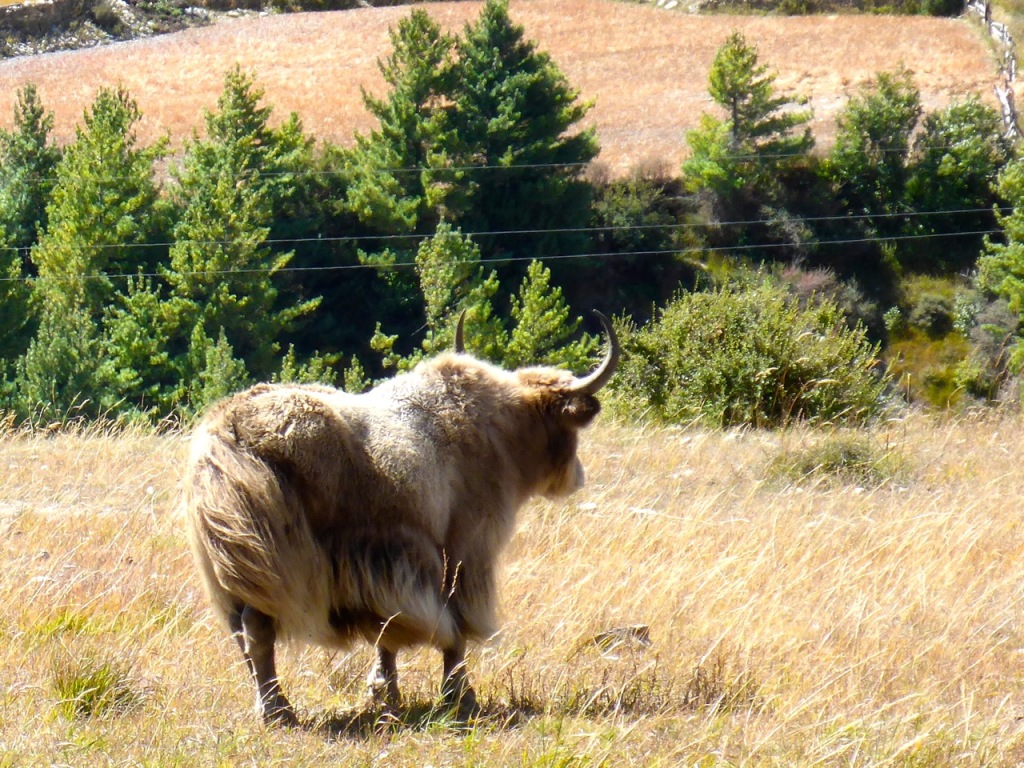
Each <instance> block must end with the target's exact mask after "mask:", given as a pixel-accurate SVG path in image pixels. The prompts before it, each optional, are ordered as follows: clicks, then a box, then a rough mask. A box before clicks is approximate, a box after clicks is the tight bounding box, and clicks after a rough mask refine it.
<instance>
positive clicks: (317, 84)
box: [0, 0, 999, 171]
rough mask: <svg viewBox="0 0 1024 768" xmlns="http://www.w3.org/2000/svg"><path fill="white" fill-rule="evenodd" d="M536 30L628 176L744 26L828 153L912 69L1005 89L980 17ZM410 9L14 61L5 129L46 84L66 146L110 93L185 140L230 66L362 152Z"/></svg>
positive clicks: (536, 18) (945, 99) (677, 134)
mask: <svg viewBox="0 0 1024 768" xmlns="http://www.w3.org/2000/svg"><path fill="white" fill-rule="evenodd" d="M422 7H423V8H424V9H425V10H427V11H428V12H429V13H431V14H432V15H433V16H434V17H435V18H436V19H437V20H438V21H439V22H440V23H442V24H443V25H445V26H446V27H449V28H455V29H461V27H462V25H463V24H464V23H465V22H466V21H468V20H471V19H473V18H475V17H476V16H477V14H478V13H479V10H480V4H479V3H436V4H428V5H424V6H422ZM510 11H511V15H512V17H513V19H514V20H515V21H517V22H518V23H521V24H523V25H524V26H525V28H526V32H527V35H528V36H529V37H530V38H531V39H533V40H535V41H537V43H538V45H539V47H540V48H541V49H542V50H544V51H546V52H548V53H549V54H550V55H551V56H552V58H553V59H554V60H555V62H556V63H557V64H558V65H559V67H561V69H562V71H563V72H565V74H566V76H567V77H568V79H569V81H570V82H571V83H572V84H573V85H574V86H575V87H576V88H578V89H579V90H580V93H581V95H582V97H583V98H584V99H587V100H592V101H594V108H593V110H592V111H591V113H590V115H589V117H588V121H589V122H590V123H592V124H595V125H596V126H597V128H598V136H599V140H600V143H601V146H602V152H601V157H600V160H601V161H603V162H604V163H606V164H608V165H610V166H611V167H612V168H614V169H616V170H620V171H621V170H623V169H626V168H629V167H631V166H633V165H635V164H637V163H640V162H648V161H651V160H653V159H656V158H663V159H664V160H666V161H667V162H668V163H669V164H670V166H672V167H674V166H675V165H676V164H677V163H678V162H679V160H680V159H681V158H682V157H683V155H684V153H685V135H686V131H687V130H689V129H691V128H693V127H694V126H695V125H696V123H697V119H698V117H699V115H700V114H701V113H702V112H706V111H713V110H714V104H713V103H712V102H711V101H710V99H709V97H708V95H707V74H708V68H709V67H710V64H711V60H712V58H713V57H714V54H715V51H716V50H717V48H718V47H719V46H720V45H721V43H722V42H723V41H724V39H725V38H726V36H727V35H729V33H730V32H731V31H733V30H739V31H741V32H743V33H744V35H746V37H747V40H748V41H750V42H752V43H754V44H755V45H756V46H757V48H758V51H759V53H760V57H761V60H762V61H763V62H765V63H767V64H769V65H770V66H771V67H772V69H774V70H775V71H776V72H777V73H778V80H777V86H778V87H779V89H780V90H781V91H782V92H785V93H791V94H797V95H801V96H805V97H807V98H808V99H809V100H810V106H811V107H812V108H813V109H814V115H815V119H814V124H813V130H814V132H815V136H816V137H817V139H818V141H819V143H820V144H823V145H828V144H829V143H830V142H831V140H832V137H833V135H834V131H835V118H836V115H837V113H838V112H839V110H840V109H841V108H842V107H843V105H844V104H845V103H846V101H847V99H848V98H849V96H850V94H851V93H853V92H855V90H856V89H857V88H858V86H860V85H861V84H862V83H864V82H867V81H868V80H870V79H871V78H872V77H873V76H874V75H875V74H876V73H877V72H880V71H884V70H891V69H892V68H894V67H895V66H897V65H898V64H900V63H903V64H905V65H906V66H907V67H908V68H910V69H911V71H913V72H914V74H915V83H916V84H917V86H918V87H919V88H920V90H921V94H922V99H923V102H924V105H925V108H926V109H928V110H933V109H937V108H940V107H942V106H944V105H946V104H948V103H949V102H950V101H951V100H952V99H956V98H962V97H963V96H965V95H966V94H968V93H978V94H980V95H981V97H982V98H983V99H984V100H985V101H986V102H987V103H991V104H993V105H995V104H996V102H995V98H994V96H993V92H992V88H993V85H995V84H996V83H997V82H998V81H999V79H998V75H997V69H996V64H995V61H994V58H993V56H992V53H991V49H990V47H989V43H988V41H987V39H986V38H985V36H984V34H983V32H982V31H981V28H980V26H979V25H978V24H977V23H975V22H974V21H972V20H969V19H966V18H964V19H935V18H927V17H887V16H855V15H852V16H829V17H826V16H804V17H754V16H691V15H688V14H685V13H681V12H679V11H667V10H663V9H659V8H657V7H654V6H642V5H634V4H629V3H622V2H614V1H613V0H513V2H512V3H511V5H510ZM408 13H409V9H408V8H407V7H394V8H376V9H373V8H368V9H358V10H352V11H335V12H329V13H305V14H294V15H283V16H269V17H263V18H243V19H230V20H226V21H223V22H220V23H218V24H217V25H216V26H213V27H206V28H201V29H191V30H186V31H183V32H179V33H175V34H171V35H166V36H162V37H157V38H150V39H145V40H136V41H132V42H127V43H118V44H114V45H110V46H106V47H102V48H93V49H89V50H82V51H71V52H63V53H52V54H44V55H39V56H32V57H28V58H20V59H10V60H7V61H3V62H0V126H3V127H9V126H10V122H11V119H12V118H11V111H12V107H13V104H14V99H15V92H16V90H17V89H18V88H20V87H21V86H22V85H24V84H25V83H28V82H34V83H36V84H37V85H38V87H39V91H40V95H41V97H42V99H43V102H44V104H45V105H46V107H47V108H48V109H51V110H53V111H54V112H55V115H56V130H55V138H56V139H57V141H59V142H61V143H64V142H68V141H70V140H72V139H73V137H74V129H75V125H76V124H78V123H79V122H80V120H81V115H82V112H83V110H84V109H85V108H86V107H87V106H88V105H89V104H90V103H91V102H92V100H93V98H94V97H95V94H96V90H97V89H98V88H99V87H100V86H103V85H107V86H116V85H121V86H123V87H125V88H126V89H127V90H128V91H129V92H130V93H131V94H132V95H133V96H134V97H135V98H136V99H137V100H138V102H139V106H140V108H141V110H142V112H143V121H142V123H141V124H140V127H139V138H140V139H141V140H142V141H143V142H144V143H149V142H151V141H154V140H155V139H156V138H157V137H158V136H161V135H164V134H170V136H171V138H172V141H173V142H174V143H175V144H177V143H179V142H180V141H181V140H182V139H184V138H187V137H188V136H189V135H191V132H192V131H193V129H197V128H199V127H201V126H202V121H203V110H204V108H212V107H213V106H215V104H216V99H217V96H218V95H219V93H220V91H221V88H222V86H223V77H224V73H225V71H226V70H227V69H228V68H229V67H231V66H232V65H233V64H235V63H236V62H237V63H239V64H241V65H242V66H243V67H245V68H247V69H250V70H252V71H253V72H255V74H256V76H257V79H258V82H259V84H260V85H261V86H262V87H264V88H265V89H266V93H267V100H268V102H269V103H270V104H272V105H273V106H274V108H275V114H276V116H277V117H278V118H283V117H284V116H285V115H286V114H287V113H289V112H291V111H295V112H297V113H298V114H299V115H300V117H301V118H302V119H303V122H304V124H305V126H306V129H307V130H308V131H309V132H310V133H312V134H313V135H315V136H317V137H318V138H323V139H329V140H331V141H333V142H337V143H340V144H344V145H347V144H350V143H351V139H352V134H353V132H354V131H366V130H368V129H369V128H371V127H372V126H373V121H372V119H371V118H370V116H369V115H368V114H367V113H366V111H365V109H364V108H363V104H362V100H361V97H360V89H361V88H366V89H368V90H370V91H371V92H373V93H375V94H380V93H382V92H383V90H384V87H383V81H382V79H381V77H380V73H379V72H378V70H377V66H376V62H377V60H378V59H379V58H381V57H384V56H386V55H387V53H388V51H389V48H390V46H389V42H388V28H389V27H390V26H393V25H394V24H396V23H397V22H398V20H399V19H401V18H403V17H404V16H406V15H407V14H408Z"/></svg>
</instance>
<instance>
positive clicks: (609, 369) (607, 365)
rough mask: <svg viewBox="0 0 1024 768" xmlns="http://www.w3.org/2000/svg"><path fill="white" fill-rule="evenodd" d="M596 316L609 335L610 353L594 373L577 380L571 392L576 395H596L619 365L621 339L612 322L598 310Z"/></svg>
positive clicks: (595, 311)
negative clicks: (616, 333)
mask: <svg viewBox="0 0 1024 768" xmlns="http://www.w3.org/2000/svg"><path fill="white" fill-rule="evenodd" d="M594 314H595V315H597V319H598V320H600V321H601V325H603V326H604V332H605V333H606V334H607V335H608V352H607V353H606V354H605V356H604V360H603V361H601V365H599V366H598V367H597V369H596V370H595V371H594V372H593V373H591V374H589V375H587V376H585V377H584V378H582V379H577V380H576V383H575V384H573V386H572V390H571V391H572V393H573V394H574V395H593V394H596V393H597V391H598V390H599V389H601V387H603V386H604V385H605V384H607V383H608V380H609V379H610V378H611V377H612V374H614V373H615V367H616V366H617V365H618V364H619V338H618V336H616V335H615V329H614V328H612V324H611V321H609V320H608V318H607V317H605V316H604V315H603V314H601V313H600V312H598V311H597V310H596V309H595V310H594Z"/></svg>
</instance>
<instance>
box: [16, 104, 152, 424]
mask: <svg viewBox="0 0 1024 768" xmlns="http://www.w3.org/2000/svg"><path fill="white" fill-rule="evenodd" d="M139 116H140V115H139V111H138V108H137V106H136V104H135V102H134V100H132V99H131V98H130V97H129V96H128V94H127V93H125V92H124V91H112V90H109V89H102V90H100V91H99V93H98V94H97V97H96V100H95V101H94V103H93V105H92V106H91V107H90V109H89V110H87V111H86V113H85V116H84V127H80V128H78V129H77V131H76V138H75V141H74V143H73V144H71V145H70V146H69V147H68V148H67V150H66V152H65V153H64V156H63V158H62V159H61V161H60V163H59V164H58V166H57V168H56V172H55V173H56V183H55V186H54V190H53V194H52V197H51V199H50V203H49V205H48V206H47V209H46V216H47V224H46V228H45V230H44V231H43V232H42V233H41V235H40V237H39V242H38V243H37V245H36V246H35V247H34V248H33V249H32V254H31V257H32V261H33V263H34V265H35V267H36V269H37V270H38V279H37V280H36V282H35V284H34V287H33V292H32V305H33V308H34V312H35V314H36V317H37V318H38V323H39V327H38V331H37V333H36V335H35V338H34V339H33V340H32V342H31V344H29V346H28V349H27V350H26V352H25V354H24V355H23V356H22V358H21V359H20V360H19V362H18V365H17V380H16V382H15V383H16V387H17V395H16V398H15V399H16V405H17V407H18V409H19V410H20V411H21V413H22V415H23V416H26V417H31V416H35V415H38V414H40V413H41V414H42V415H45V416H47V417H53V416H61V415H64V414H68V413H70V412H72V411H78V412H81V413H82V414H83V415H93V416H95V415H98V414H99V413H102V412H104V411H105V410H106V408H107V407H108V406H109V404H111V403H112V402H114V401H116V400H117V399H118V396H117V393H116V391H113V390H111V389H110V388H109V386H108V385H109V382H107V381H105V380H104V371H103V370H102V368H103V365H102V361H103V360H104V359H105V353H106V351H107V342H106V341H105V339H104V328H103V325H102V321H103V316H104V313H105V312H106V308H107V306H108V305H109V304H111V303H112V302H114V300H115V297H116V296H117V295H118V294H119V292H120V291H122V290H124V289H125V283H124V281H125V280H126V278H127V276H130V275H132V274H134V273H138V272H148V271H151V270H152V269H154V267H155V265H156V263H157V260H158V259H159V256H160V252H159V251H158V250H157V249H153V248H150V247H149V244H150V243H151V242H152V241H153V240H156V241H159V240H160V239H161V238H159V237H156V235H155V233H156V232H158V231H159V227H160V214H159V206H158V204H157V197H158V188H157V186H156V184H155V182H154V180H153V162H154V160H155V159H156V158H157V157H159V155H160V153H161V151H162V145H159V144H158V145H157V146H155V147H150V148H145V149H140V148H138V147H137V146H136V139H135V133H134V126H135V124H136V123H137V121H138V119H139ZM112 276H117V277H112ZM40 409H41V410H40Z"/></svg>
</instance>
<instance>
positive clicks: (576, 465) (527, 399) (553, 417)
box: [455, 311, 619, 499]
mask: <svg viewBox="0 0 1024 768" xmlns="http://www.w3.org/2000/svg"><path fill="white" fill-rule="evenodd" d="M594 314H596V315H597V316H598V318H599V319H600V321H601V324H602V325H603V326H604V330H605V333H606V334H607V336H608V351H607V352H606V353H605V357H604V360H602V361H601V363H600V365H598V367H597V368H596V369H595V370H594V371H593V372H591V373H590V374H588V375H586V376H583V377H580V378H577V377H576V376H574V375H573V374H572V373H570V372H569V371H564V370H560V369H557V368H549V367H531V368H520V369H518V370H516V371H513V372H511V375H512V376H513V377H514V380H515V383H516V390H517V394H518V397H517V398H515V399H516V401H517V402H518V404H519V405H518V407H517V416H518V418H517V419H516V422H517V426H516V428H515V433H516V442H517V445H516V446H515V447H514V448H513V449H512V450H513V452H514V453H516V454H518V455H519V456H520V458H521V462H520V464H521V466H523V467H524V468H526V470H525V471H526V473H527V474H529V475H532V478H531V481H530V483H529V485H530V486H532V492H533V493H538V494H540V495H542V496H545V497H546V498H549V499H559V498H564V497H565V496H568V495H570V494H571V493H573V492H575V491H578V490H579V489H580V488H582V487H583V484H584V481H585V478H586V475H585V472H584V470H583V464H582V462H581V461H580V459H579V456H578V455H577V446H578V443H579V431H580V430H581V429H583V428H584V427H586V426H587V425H589V424H590V422H591V421H593V419H594V417H595V416H597V414H598V413H599V412H600V410H601V404H600V402H598V399H597V393H598V391H599V390H600V389H601V388H602V387H604V386H605V385H606V384H607V383H608V381H609V380H610V379H611V377H612V375H613V374H614V373H615V368H616V366H617V365H618V362H619V342H618V338H617V337H616V335H615V330H614V329H613V328H612V324H611V323H610V322H609V320H608V318H607V317H605V316H604V315H603V314H601V313H600V312H596V311H595V313H594ZM464 319H465V313H463V316H462V317H460V318H459V323H458V326H457V328H456V331H455V351H456V352H457V353H463V352H464V350H465V347H464V344H463V321H464Z"/></svg>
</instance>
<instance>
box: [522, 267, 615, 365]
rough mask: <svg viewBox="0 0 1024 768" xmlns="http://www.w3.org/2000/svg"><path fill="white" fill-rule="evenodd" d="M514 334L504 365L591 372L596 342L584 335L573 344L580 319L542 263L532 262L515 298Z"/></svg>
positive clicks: (591, 337)
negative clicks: (571, 310) (538, 366)
mask: <svg viewBox="0 0 1024 768" xmlns="http://www.w3.org/2000/svg"><path fill="white" fill-rule="evenodd" d="M512 322H513V327H512V332H511V333H510V334H509V341H508V345H507V346H506V347H505V352H504V355H503V361H502V364H503V365H505V366H506V367H508V368H519V367H522V366H524V365H541V364H544V365H556V366H564V367H565V368H568V369H569V370H572V371H577V372H582V371H584V370H586V369H587V368H589V366H590V364H591V362H592V358H593V355H594V351H595V350H596V349H597V339H596V338H594V337H593V336H590V335H587V334H584V336H583V337H582V338H581V339H579V340H577V341H571V339H572V337H573V336H574V335H575V334H576V331H577V330H579V327H580V324H581V319H580V318H578V317H577V318H576V319H575V320H573V319H571V317H570V315H569V305H568V304H566V302H565V299H564V297H563V296H562V290H561V289H560V288H558V287H557V286H556V287H552V285H551V270H550V269H548V268H547V267H545V266H544V265H543V264H542V263H541V262H539V261H532V262H530V266H529V267H528V268H527V271H526V277H525V278H524V279H523V283H522V285H521V286H520V288H519V294H518V295H517V296H513V297H512Z"/></svg>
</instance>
